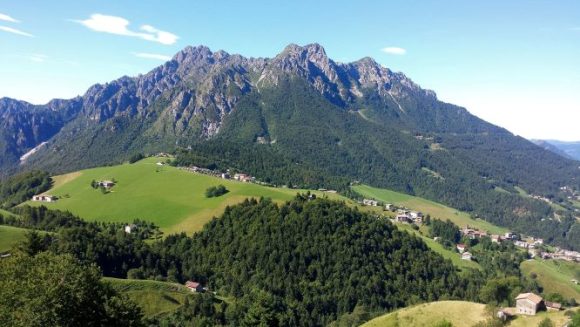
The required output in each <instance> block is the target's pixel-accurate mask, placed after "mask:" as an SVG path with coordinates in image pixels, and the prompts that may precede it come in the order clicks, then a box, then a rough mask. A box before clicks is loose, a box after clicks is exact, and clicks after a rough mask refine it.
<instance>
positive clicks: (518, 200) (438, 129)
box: [0, 44, 580, 247]
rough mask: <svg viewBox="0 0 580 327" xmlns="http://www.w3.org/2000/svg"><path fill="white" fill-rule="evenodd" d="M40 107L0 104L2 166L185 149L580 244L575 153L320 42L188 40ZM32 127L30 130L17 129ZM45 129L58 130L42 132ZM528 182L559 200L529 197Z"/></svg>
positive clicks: (220, 164) (191, 154)
mask: <svg viewBox="0 0 580 327" xmlns="http://www.w3.org/2000/svg"><path fill="white" fill-rule="evenodd" d="M57 105H58V106H57ZM31 108H33V107H32V106H30V105H28V104H26V103H23V102H18V101H14V100H7V99H4V100H3V101H1V102H0V113H2V114H3V118H4V121H3V122H4V124H6V122H10V124H8V125H6V126H5V127H4V126H2V128H3V130H4V131H6V132H8V133H7V134H6V133H5V134H2V135H0V136H2V137H1V138H0V145H2V146H3V147H0V151H1V150H2V149H17V150H18V151H16V152H15V151H12V150H10V151H12V152H10V151H8V150H5V152H4V153H6V156H5V157H4V154H3V158H7V159H6V160H7V161H6V162H3V163H0V164H1V165H2V167H4V168H6V169H3V170H2V173H3V174H6V173H10V172H13V171H16V170H22V169H30V168H33V167H34V168H43V169H46V170H48V171H50V172H52V173H54V172H65V171H71V170H76V169H81V168H87V167H94V166H100V165H105V164H110V163H117V162H121V161H123V160H127V159H129V158H131V157H132V156H133V155H135V154H137V153H155V152H160V151H164V152H178V158H177V161H176V163H177V164H198V165H205V166H209V167H212V168H218V169H223V170H225V169H228V168H235V169H237V170H238V171H246V172H249V173H251V174H252V175H254V176H256V177H257V178H258V179H260V180H264V181H270V182H272V183H274V184H278V185H288V184H292V185H293V186H294V185H296V186H299V187H304V188H319V187H324V188H333V189H338V190H340V191H342V192H348V191H349V184H350V183H351V182H353V181H361V182H364V183H365V184H368V185H372V186H376V187H384V188H390V189H393V190H397V191H402V192H406V193H409V194H414V195H418V196H422V197H425V198H428V199H431V200H435V201H439V202H442V203H445V204H447V205H450V206H452V207H455V208H458V209H461V210H465V211H468V212H470V213H472V214H473V215H474V216H475V215H477V216H481V217H483V218H485V219H488V220H490V221H492V222H494V223H496V224H499V225H502V226H506V227H510V228H514V229H517V230H519V231H522V232H529V233H530V234H534V233H535V234H537V236H541V237H544V238H546V239H548V240H549V241H553V242H556V243H558V244H561V245H565V246H567V247H574V246H577V244H580V242H578V235H577V234H579V233H578V232H577V230H578V229H579V228H577V227H573V226H577V224H578V223H576V222H575V217H574V216H573V214H572V211H573V209H574V208H573V203H572V202H571V201H569V200H568V198H567V197H566V196H565V195H564V194H563V193H562V191H561V189H560V188H561V187H564V186H567V187H568V188H569V189H571V190H576V191H579V190H580V169H579V167H578V164H577V162H575V161H573V160H569V159H566V158H562V157H560V156H558V155H557V154H554V153H552V152H550V151H547V150H544V149H542V148H541V147H538V146H536V145H534V144H532V143H531V142H528V141H527V140H524V139H523V138H520V137H517V136H514V135H513V134H511V133H510V132H508V131H506V130H504V129H502V128H499V127H497V126H494V125H492V124H489V123H487V122H485V121H483V120H481V119H479V118H477V117H475V116H473V115H471V114H470V113H469V112H468V111H467V110H466V109H464V108H461V107H457V106H454V105H452V104H448V103H444V102H442V101H439V100H438V99H437V97H436V95H435V93H434V92H432V91H429V90H424V89H422V88H420V87H419V86H418V85H416V84H415V83H413V82H412V81H411V80H410V79H409V78H408V77H406V76H405V75H404V74H402V73H396V72H393V71H391V70H389V69H388V68H385V67H382V66H381V65H379V64H378V63H377V62H375V61H374V60H373V59H371V58H363V59H361V60H358V61H355V62H352V63H338V62H335V61H333V60H332V59H330V58H329V57H328V56H327V55H326V52H325V50H324V49H323V48H322V47H321V46H320V45H318V44H310V45H306V46H303V47H301V46H297V45H293V44H292V45H289V46H288V47H286V48H285V49H284V50H283V51H282V52H281V53H280V54H279V55H277V56H276V57H274V58H266V59H264V58H258V59H256V58H245V57H242V56H240V55H230V54H228V53H226V52H223V51H218V52H212V51H210V50H209V49H208V48H207V47H203V46H201V47H187V48H185V49H183V50H182V51H180V52H179V53H178V54H177V55H176V56H175V57H174V58H173V59H172V60H170V61H168V62H167V63H165V64H164V65H162V66H160V67H158V68H156V69H154V70H152V71H151V72H149V73H147V74H145V75H140V76H137V77H134V78H131V77H122V78H120V79H118V80H115V81H112V82H110V83H107V84H104V85H95V86H93V87H91V88H90V89H89V90H88V91H87V92H86V94H85V95H84V96H82V97H80V98H76V99H74V100H71V101H68V102H67V101H56V102H51V103H50V104H48V105H46V106H38V107H34V108H33V109H34V110H32V109H31ZM29 112H32V113H34V114H37V113H38V114H40V113H43V114H46V115H49V116H50V117H51V118H50V119H49V118H44V117H43V119H41V120H38V119H37V118H34V117H36V116H30V115H29V114H28V113H29ZM32 121H33V122H37V121H38V122H40V121H42V122H50V121H54V122H55V124H54V126H53V125H50V126H53V127H50V128H48V127H45V126H44V125H39V123H35V124H32V123H31V122H32ZM26 124H28V125H30V128H22V129H21V130H20V131H21V132H22V134H23V135H22V137H19V138H14V137H13V136H11V135H14V133H12V131H15V130H16V128H17V127H18V126H19V125H26ZM28 125H26V126H28ZM47 126H48V125H47ZM40 129H47V130H50V131H51V133H49V134H50V135H49V134H46V135H42V137H40V136H38V137H36V136H35V135H36V134H34V133H33V132H34V131H38V130H40ZM24 140H30V141H26V142H24ZM43 141H46V142H47V143H46V144H45V145H44V146H42V147H40V148H38V149H37V151H36V152H35V153H34V154H32V155H30V157H29V158H27V159H26V161H25V162H22V163H21V162H20V161H19V160H18V155H21V154H23V153H25V152H27V151H29V150H30V149H31V148H34V147H35V146H38V145H39V144H40V142H43ZM15 154H16V155H15ZM498 189H501V190H503V191H506V192H499V191H498ZM519 189H523V190H524V191H526V192H527V193H528V194H533V195H538V196H544V197H546V198H548V199H553V200H554V201H555V202H556V204H557V205H558V206H551V205H549V204H548V203H546V202H543V201H540V200H536V199H532V198H530V197H522V196H520V194H519V193H518V190H519ZM556 210H560V211H561V212H555V211H556ZM556 214H557V215H556ZM540 232H541V234H538V233H540Z"/></svg>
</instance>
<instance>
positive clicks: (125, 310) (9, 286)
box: [0, 252, 143, 327]
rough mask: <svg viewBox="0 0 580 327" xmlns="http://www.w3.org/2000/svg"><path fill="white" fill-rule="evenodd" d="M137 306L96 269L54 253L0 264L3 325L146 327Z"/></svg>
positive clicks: (0, 303)
mask: <svg viewBox="0 0 580 327" xmlns="http://www.w3.org/2000/svg"><path fill="white" fill-rule="evenodd" d="M141 318H142V313H141V310H140V309H139V307H137V306H136V305H135V304H134V303H132V302H130V301H128V300H127V299H126V298H125V297H123V296H121V295H119V294H117V293H116V292H115V291H114V290H113V289H112V288H110V287H109V286H108V285H107V284H105V283H103V282H101V274H100V272H99V270H98V268H97V267H95V266H82V265H81V264H79V263H78V261H77V260H75V259H74V258H73V257H72V256H70V255H55V254H52V253H50V252H44V253H40V254H38V255H36V256H27V255H16V256H13V257H10V258H7V259H2V260H0V325H2V326H22V327H24V326H26V327H34V326H38V327H41V326H142V325H143V324H142V320H141Z"/></svg>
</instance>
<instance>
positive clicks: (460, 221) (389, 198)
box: [353, 185, 507, 233]
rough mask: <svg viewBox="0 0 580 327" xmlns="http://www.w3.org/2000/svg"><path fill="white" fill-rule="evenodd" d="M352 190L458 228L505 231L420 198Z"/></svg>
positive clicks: (368, 188) (370, 189)
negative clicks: (450, 222) (469, 227)
mask: <svg viewBox="0 0 580 327" xmlns="http://www.w3.org/2000/svg"><path fill="white" fill-rule="evenodd" d="M353 190H354V191H355V192H357V193H359V194H360V195H362V196H364V197H367V198H373V199H376V200H379V201H382V202H385V203H392V204H395V205H398V206H404V207H407V208H410V209H413V210H418V211H421V212H423V213H426V214H430V215H431V217H433V218H438V219H443V220H445V219H449V220H451V221H452V222H454V223H455V224H456V225H458V226H459V227H464V226H466V225H469V226H472V227H476V228H479V229H481V230H485V231H489V232H491V233H503V232H505V231H507V229H505V228H503V227H499V226H496V225H493V224H491V223H488V222H487V221H485V220H482V219H471V217H470V216H469V215H468V214H467V213H465V212H461V211H459V210H455V209H453V208H450V207H447V206H445V205H442V204H440V203H437V202H433V201H430V200H426V199H423V198H420V197H416V196H412V195H408V194H404V193H399V192H395V191H391V190H387V189H379V188H374V187H371V186H367V185H357V186H353Z"/></svg>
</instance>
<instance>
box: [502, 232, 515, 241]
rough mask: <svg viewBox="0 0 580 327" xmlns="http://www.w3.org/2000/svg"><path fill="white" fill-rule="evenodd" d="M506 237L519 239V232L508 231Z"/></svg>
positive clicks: (507, 238)
mask: <svg viewBox="0 0 580 327" xmlns="http://www.w3.org/2000/svg"><path fill="white" fill-rule="evenodd" d="M504 238H505V239H506V240H517V239H518V234H516V233H512V232H507V233H505V235H504Z"/></svg>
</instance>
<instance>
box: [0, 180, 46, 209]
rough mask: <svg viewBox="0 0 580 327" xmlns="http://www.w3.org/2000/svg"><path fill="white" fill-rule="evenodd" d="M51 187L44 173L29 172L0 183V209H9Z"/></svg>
mask: <svg viewBox="0 0 580 327" xmlns="http://www.w3.org/2000/svg"><path fill="white" fill-rule="evenodd" d="M51 186H52V179H51V178H50V176H49V175H48V173H46V172H42V171H30V172H26V173H21V174H18V175H15V176H13V177H11V178H10V179H8V180H5V181H2V182H0V208H5V209H6V208H11V207H13V206H15V205H17V204H20V203H22V202H24V201H27V200H29V199H30V198H32V196H33V195H35V194H39V193H42V192H44V191H46V190H48V189H49V188H50V187H51Z"/></svg>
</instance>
